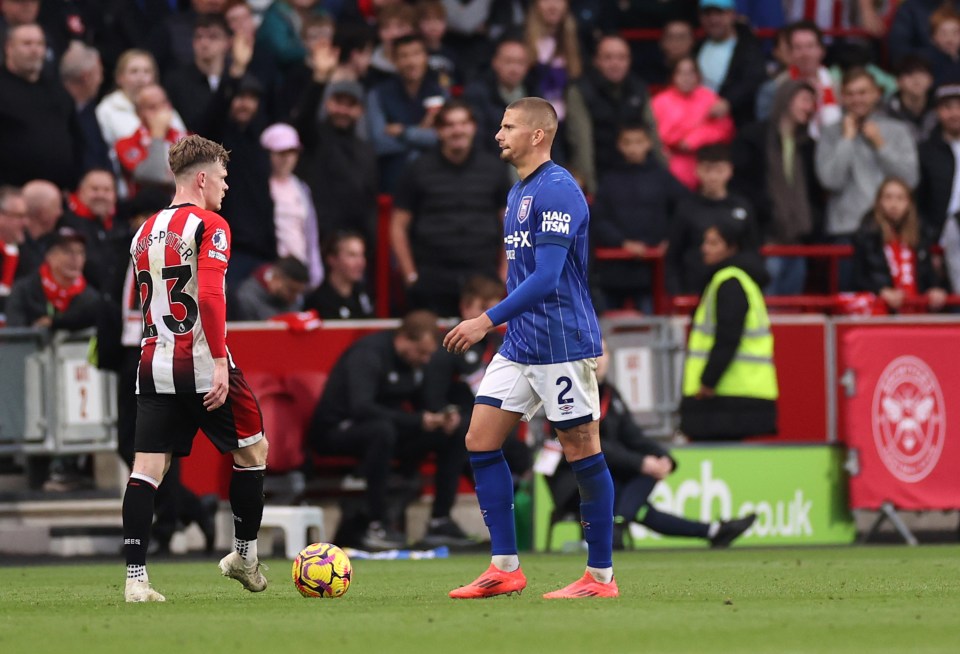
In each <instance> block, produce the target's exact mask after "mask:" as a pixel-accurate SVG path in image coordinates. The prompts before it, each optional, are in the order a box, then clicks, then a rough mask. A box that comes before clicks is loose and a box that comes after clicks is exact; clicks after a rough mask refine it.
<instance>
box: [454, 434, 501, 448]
mask: <svg viewBox="0 0 960 654" xmlns="http://www.w3.org/2000/svg"><path fill="white" fill-rule="evenodd" d="M463 440H464V443H466V446H467V451H468V452H491V451H493V450H496V449H499V448H500V446H501V443H497V442H495V441H494V440H493V439H491V438H490V437H489V436H487V435H485V434H483V432H480V431H477V430H475V429H469V430H468V431H467V435H466V436H465V437H464V439H463Z"/></svg>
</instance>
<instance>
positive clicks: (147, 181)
mask: <svg viewBox="0 0 960 654" xmlns="http://www.w3.org/2000/svg"><path fill="white" fill-rule="evenodd" d="M134 105H135V106H136V109H137V117H138V118H139V119H140V127H139V128H137V131H136V132H134V133H133V134H131V135H129V136H127V137H126V138H122V139H120V140H119V141H117V143H116V145H115V146H114V149H115V150H116V154H117V160H118V161H119V162H120V168H121V170H122V172H123V176H124V179H125V180H126V182H127V195H126V197H133V196H135V195H136V194H137V192H138V191H139V190H140V189H141V188H143V187H144V186H151V187H161V188H165V189H167V190H169V191H170V194H171V195H173V190H174V181H173V172H172V171H171V170H170V166H169V164H168V163H167V154H168V153H169V151H170V146H171V145H173V144H174V143H176V142H177V141H179V140H180V139H182V138H183V137H184V136H186V133H185V132H183V131H181V130H179V129H178V128H177V127H176V124H175V122H174V115H175V113H174V110H173V105H171V104H170V100H168V99H167V92H166V91H164V90H163V87H162V86H160V85H159V84H148V85H147V86H145V87H143V88H142V89H140V92H139V93H138V94H137V97H136V99H135V100H134Z"/></svg>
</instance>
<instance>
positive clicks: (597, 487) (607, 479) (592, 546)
mask: <svg viewBox="0 0 960 654" xmlns="http://www.w3.org/2000/svg"><path fill="white" fill-rule="evenodd" d="M570 467H572V468H573V472H574V474H575V475H576V477H577V485H578V486H579V487H580V522H581V524H582V525H583V537H584V538H585V539H586V541H587V566H588V567H590V568H610V567H613V478H612V477H611V476H610V471H609V470H608V469H607V460H606V459H605V458H603V452H600V453H598V454H594V455H593V456H588V457H587V458H586V459H580V460H579V461H574V462H573V463H571V464H570Z"/></svg>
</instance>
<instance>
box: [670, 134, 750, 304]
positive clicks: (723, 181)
mask: <svg viewBox="0 0 960 654" xmlns="http://www.w3.org/2000/svg"><path fill="white" fill-rule="evenodd" d="M732 176H733V164H732V163H731V155H730V148H729V147H728V146H726V145H719V144H718V145H705V146H704V147H702V148H700V149H699V150H698V151H697V178H698V179H699V180H700V192H699V193H697V194H689V195H688V196H687V197H686V198H684V199H682V200H681V201H680V202H679V203H678V204H677V208H676V211H675V212H674V219H673V221H672V228H671V230H670V244H669V247H668V248H667V290H668V291H670V293H672V294H675V295H676V294H695V293H699V292H700V291H701V290H703V287H704V286H705V285H706V283H707V281H708V280H709V279H710V274H709V272H710V271H709V270H708V266H707V265H706V264H704V262H703V255H702V254H701V252H700V246H701V245H702V244H703V233H704V232H705V231H706V230H707V228H708V227H711V226H713V225H717V224H719V223H721V222H725V221H730V220H731V219H732V220H733V222H735V223H740V224H742V225H743V226H744V230H745V234H746V237H745V238H746V239H747V244H748V246H749V247H756V246H757V244H758V240H759V236H758V233H757V232H758V230H757V224H756V218H755V216H754V210H753V205H751V204H750V202H749V201H748V200H746V199H745V198H743V197H741V196H739V195H737V194H735V193H731V192H730V191H728V189H727V185H728V184H729V183H730V178H731V177H732Z"/></svg>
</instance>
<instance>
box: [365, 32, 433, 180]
mask: <svg viewBox="0 0 960 654" xmlns="http://www.w3.org/2000/svg"><path fill="white" fill-rule="evenodd" d="M393 53H394V58H395V60H396V64H397V71H398V74H397V75H396V76H393V77H391V78H388V79H386V80H384V81H383V82H380V83H379V84H378V85H377V86H376V87H374V89H373V90H372V91H370V93H369V94H367V124H368V126H369V130H370V138H371V140H372V142H373V147H374V148H375V149H376V151H377V155H378V156H379V165H380V189H381V191H383V192H385V193H391V192H393V190H394V186H395V184H396V181H397V178H398V177H399V175H400V173H401V171H402V170H403V169H404V167H405V166H406V165H407V164H408V163H409V162H410V161H412V160H413V159H416V158H417V156H419V155H420V154H421V153H422V152H424V151H426V150H429V149H430V148H432V147H433V146H434V145H436V143H437V130H436V129H435V127H434V121H435V119H436V116H437V113H438V112H439V111H440V107H442V106H443V101H444V99H445V98H446V92H445V91H444V90H443V88H441V86H440V85H439V84H438V83H437V81H436V79H435V78H434V76H433V75H432V74H430V72H429V69H428V68H427V48H426V46H425V45H424V43H423V39H422V38H421V37H419V36H403V37H401V38H399V39H397V41H396V43H394V44H393Z"/></svg>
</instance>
